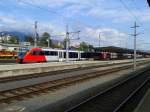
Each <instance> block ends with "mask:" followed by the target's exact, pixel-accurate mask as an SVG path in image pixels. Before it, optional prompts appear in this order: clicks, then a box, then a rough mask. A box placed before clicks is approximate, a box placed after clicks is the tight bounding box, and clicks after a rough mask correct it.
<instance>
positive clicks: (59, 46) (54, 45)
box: [53, 42, 62, 48]
mask: <svg viewBox="0 0 150 112" xmlns="http://www.w3.org/2000/svg"><path fill="white" fill-rule="evenodd" d="M53 48H62V45H61V43H60V42H58V43H56V44H53Z"/></svg>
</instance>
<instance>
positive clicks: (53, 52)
mask: <svg viewBox="0 0 150 112" xmlns="http://www.w3.org/2000/svg"><path fill="white" fill-rule="evenodd" d="M49 55H51V56H57V55H58V52H57V51H50V52H49Z"/></svg>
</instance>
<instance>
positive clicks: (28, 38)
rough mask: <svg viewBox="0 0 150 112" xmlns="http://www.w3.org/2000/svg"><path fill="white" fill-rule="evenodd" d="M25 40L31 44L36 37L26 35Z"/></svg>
mask: <svg viewBox="0 0 150 112" xmlns="http://www.w3.org/2000/svg"><path fill="white" fill-rule="evenodd" d="M25 41H26V42H30V43H31V45H33V44H34V38H33V37H32V36H25Z"/></svg>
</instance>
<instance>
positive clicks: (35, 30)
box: [34, 21, 38, 47]
mask: <svg viewBox="0 0 150 112" xmlns="http://www.w3.org/2000/svg"><path fill="white" fill-rule="evenodd" d="M37 23H38V22H37V21H35V23H34V47H37Z"/></svg>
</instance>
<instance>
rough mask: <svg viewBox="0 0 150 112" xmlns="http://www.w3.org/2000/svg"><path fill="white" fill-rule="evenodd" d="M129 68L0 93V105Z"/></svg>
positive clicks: (121, 67)
mask: <svg viewBox="0 0 150 112" xmlns="http://www.w3.org/2000/svg"><path fill="white" fill-rule="evenodd" d="M138 64H139V65H141V63H138ZM143 64H144V63H143ZM131 67H132V64H130V65H125V66H120V67H116V68H111V69H107V70H102V71H99V72H98V71H95V72H91V73H86V74H81V75H77V76H70V77H66V78H62V79H58V80H53V81H47V82H43V83H39V84H34V85H29V86H24V87H18V88H12V89H9V90H4V91H0V103H11V102H12V101H14V100H21V99H22V100H23V99H24V98H28V97H32V96H34V95H38V94H40V93H45V92H48V91H49V90H51V89H56V88H59V87H61V86H64V85H67V84H72V83H75V82H79V81H83V80H87V79H91V78H95V77H98V76H101V75H105V74H110V73H115V72H118V71H121V70H125V69H128V68H131Z"/></svg>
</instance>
